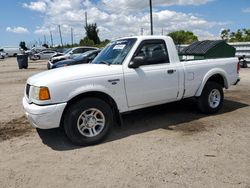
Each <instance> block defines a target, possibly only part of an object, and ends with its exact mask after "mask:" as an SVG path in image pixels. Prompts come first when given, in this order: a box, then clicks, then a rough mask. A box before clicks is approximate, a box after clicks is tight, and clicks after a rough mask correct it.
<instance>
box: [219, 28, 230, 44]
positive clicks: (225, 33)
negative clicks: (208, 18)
mask: <svg viewBox="0 0 250 188" xmlns="http://www.w3.org/2000/svg"><path fill="white" fill-rule="evenodd" d="M220 37H221V39H223V40H225V41H228V40H229V37H230V29H223V30H222V31H221V33H220Z"/></svg>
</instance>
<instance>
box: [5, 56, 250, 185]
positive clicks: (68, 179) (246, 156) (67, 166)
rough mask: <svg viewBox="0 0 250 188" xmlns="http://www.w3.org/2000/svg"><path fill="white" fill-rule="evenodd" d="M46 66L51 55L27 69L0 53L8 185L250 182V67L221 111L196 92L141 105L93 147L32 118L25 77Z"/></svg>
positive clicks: (235, 183) (6, 182) (229, 183)
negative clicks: (204, 110)
mask: <svg viewBox="0 0 250 188" xmlns="http://www.w3.org/2000/svg"><path fill="white" fill-rule="evenodd" d="M43 70H46V62H45V61H36V62H30V63H29V69H27V70H19V69H18V68H17V64H16V60H15V58H9V59H5V60H1V61H0V86H1V90H0V106H1V108H0V187H3V188H5V187H6V188H9V187H25V188H29V187H32V188H34V187H38V188H39V187H91V188H92V187H199V188H200V187H243V188H250V123H249V122H250V107H249V105H250V69H242V70H241V78H242V80H241V82H240V83H239V84H238V85H237V86H236V87H232V88H231V89H230V90H227V91H225V103H224V107H223V109H222V110H221V111H220V112H219V113H218V114H216V115H212V116H205V115H202V114H200V113H198V111H197V109H196V106H195V105H194V101H192V100H185V101H182V102H177V103H171V104H167V105H162V106H157V107H153V108H148V109H144V110H139V111H136V112H133V113H130V114H127V115H124V116H123V118H124V125H123V126H122V127H114V128H113V129H112V131H111V134H110V135H109V137H108V138H107V139H106V140H105V141H104V142H103V143H101V144H99V145H95V146H91V147H76V146H74V145H72V144H71V143H70V142H69V141H68V139H67V138H66V136H65V135H64V133H63V131H62V130H60V129H53V130H35V129H33V128H31V126H30V125H29V123H28V122H27V120H26V118H25V117H24V111H23V109H22V105H21V99H22V96H23V91H24V86H25V81H26V79H27V78H28V77H29V76H31V75H33V74H35V73H37V72H41V71H43Z"/></svg>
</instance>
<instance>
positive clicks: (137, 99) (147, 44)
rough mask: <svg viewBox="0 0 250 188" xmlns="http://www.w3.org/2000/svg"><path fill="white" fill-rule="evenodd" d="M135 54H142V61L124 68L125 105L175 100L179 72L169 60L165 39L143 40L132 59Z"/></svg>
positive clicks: (131, 105) (136, 55) (135, 55)
mask: <svg viewBox="0 0 250 188" xmlns="http://www.w3.org/2000/svg"><path fill="white" fill-rule="evenodd" d="M138 56H140V57H142V58H143V63H142V65H141V66H139V67H138V68H126V69H125V70H124V73H125V74H124V77H125V88H126V94H127V101H128V106H129V107H133V106H138V105H145V104H150V103H164V102H168V101H174V100H176V98H177V94H178V87H179V85H178V84H179V76H178V74H179V72H178V70H177V69H175V65H173V64H171V63H170V61H169V56H168V50H167V47H166V43H165V41H164V40H161V39H157V40H145V41H143V42H142V43H141V44H140V45H139V47H138V49H137V50H136V52H135V54H134V55H133V58H132V59H131V61H133V59H134V58H135V57H138ZM144 60H145V61H144Z"/></svg>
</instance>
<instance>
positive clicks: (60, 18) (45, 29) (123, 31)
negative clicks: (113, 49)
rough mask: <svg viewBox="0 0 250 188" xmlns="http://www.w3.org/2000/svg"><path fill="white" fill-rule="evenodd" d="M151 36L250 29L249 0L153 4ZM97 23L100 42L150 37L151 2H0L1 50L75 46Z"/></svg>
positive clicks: (156, 0) (213, 35)
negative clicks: (23, 45)
mask: <svg viewBox="0 0 250 188" xmlns="http://www.w3.org/2000/svg"><path fill="white" fill-rule="evenodd" d="M152 4H153V22H154V34H156V35H161V34H164V35H166V34H167V33H169V32H172V31H176V30H180V29H183V30H189V31H192V32H193V33H194V34H195V35H197V36H198V38H199V40H205V39H218V38H219V35H220V31H221V30H222V29H225V28H228V29H230V30H231V31H237V29H242V28H249V29H250V0H152ZM85 12H87V15H88V16H87V18H88V19H87V20H88V23H97V26H98V29H99V36H100V38H101V40H104V39H110V40H113V39H116V38H119V37H125V36H133V35H140V34H141V31H142V30H143V34H144V35H146V34H150V16H149V0H31V1H30V0H11V1H10V0H1V11H0V16H1V22H0V34H1V35H0V46H18V45H19V42H20V41H25V42H26V44H27V45H28V46H30V45H33V44H35V45H37V46H39V45H41V44H42V43H44V41H46V42H47V43H49V45H51V37H50V33H51V34H52V37H53V43H54V44H60V37H59V31H58V25H60V26H61V31H62V39H63V43H64V44H66V43H69V44H70V43H71V28H72V29H73V39H74V43H78V42H79V40H80V39H81V38H83V37H84V36H85V30H84V25H85Z"/></svg>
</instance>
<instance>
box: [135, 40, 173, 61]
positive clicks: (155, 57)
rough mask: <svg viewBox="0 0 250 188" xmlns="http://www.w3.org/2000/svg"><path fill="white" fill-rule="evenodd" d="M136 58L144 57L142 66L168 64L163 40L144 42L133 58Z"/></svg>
mask: <svg viewBox="0 0 250 188" xmlns="http://www.w3.org/2000/svg"><path fill="white" fill-rule="evenodd" d="M136 56H142V57H144V59H145V63H143V64H144V65H153V64H161V63H169V57H168V52H167V48H166V45H165V42H164V41H163V40H148V41H144V42H143V43H142V44H141V46H140V47H139V49H138V50H137V52H136V54H135V56H134V57H136Z"/></svg>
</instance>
